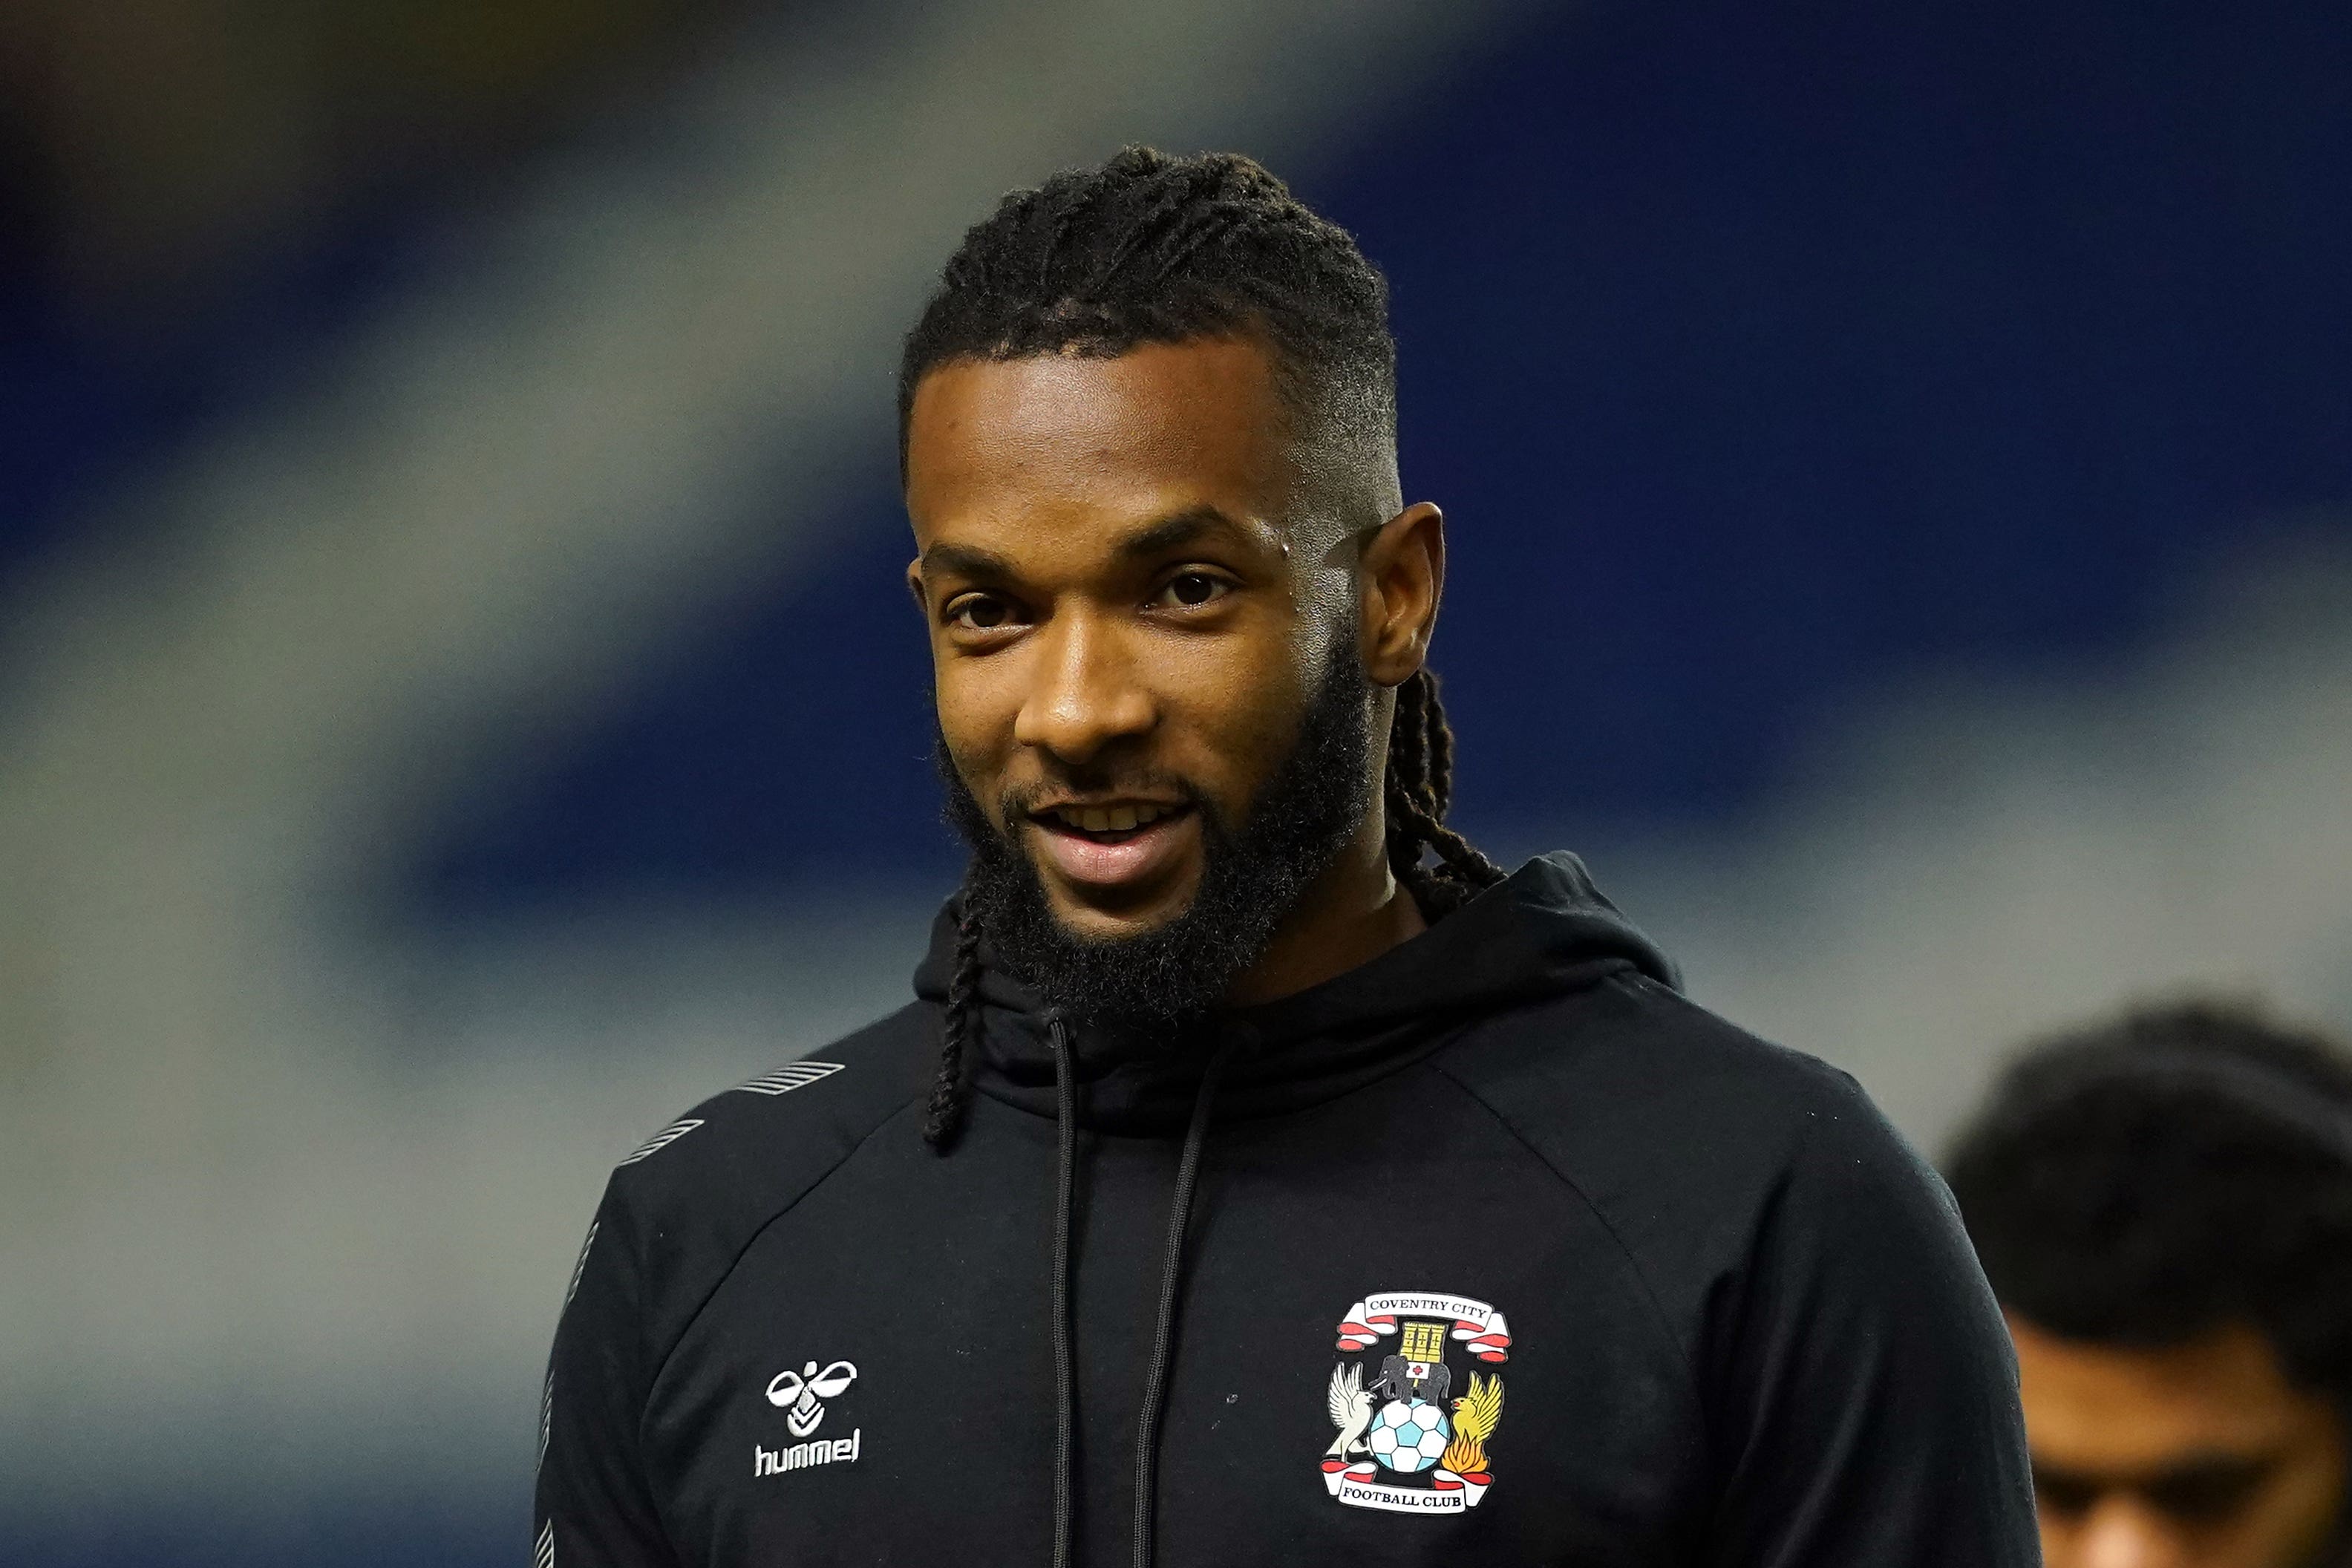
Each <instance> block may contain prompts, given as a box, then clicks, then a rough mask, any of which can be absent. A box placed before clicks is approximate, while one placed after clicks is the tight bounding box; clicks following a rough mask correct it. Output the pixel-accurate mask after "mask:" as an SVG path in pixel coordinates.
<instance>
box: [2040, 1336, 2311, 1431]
mask: <svg viewBox="0 0 2352 1568" xmlns="http://www.w3.org/2000/svg"><path fill="white" fill-rule="evenodd" d="M2010 1328H2011V1337H2012V1339H2013V1340H2014V1341H2015V1342H2016V1345H2017V1363H2018V1374H2019V1384H2020V1389H2019V1392H2020V1393H2021V1394H2022V1396H2023V1401H2024V1405H2025V1422H2026V1430H2027V1436H2028V1437H2029V1438H2030V1439H2031V1440H2032V1447H2033V1449H2034V1452H2035V1453H2036V1454H2037V1455H2040V1456H2041V1457H2042V1458H2044V1459H2046V1460H2052V1461H2056V1462H2061V1463H2071V1464H2079V1465H2081V1466H2082V1467H2083V1468H2090V1469H2104V1468H2127V1469H2130V1468H2141V1467H2143V1466H2147V1467H2154V1466H2158V1465H2161V1464H2162V1463H2163V1462H2165V1460H2166V1459H2167V1458H2170V1457H2172V1456H2175V1455H2179V1454H2181V1453H2186V1452H2189V1451H2191V1450H2221V1451H2230V1450H2236V1449H2242V1450H2248V1451H2252V1450H2256V1449H2260V1448H2263V1447H2267V1446H2269V1445H2270V1444H2272V1443H2273V1442H2275V1441H2277V1440H2278V1439H2279V1438H2280V1437H2281V1436H2283V1435H2284V1433H2285V1432H2286V1431H2287V1430H2288V1429H2289V1428H2290V1427H2291V1426H2293V1425H2294V1420H2295V1417H2296V1415H2297V1412H2298V1409H2299V1406H2300V1403H2301V1402H2300V1401H2299V1400H2298V1399H2297V1397H2296V1394H2295V1392H2294V1389H2293V1388H2292V1387H2291V1386H2290V1385H2289V1384H2288V1383H2287V1381H2286V1377H2285V1374H2284V1371H2283V1370H2282V1369H2281V1367H2280V1366H2279V1363H2278V1358H2277V1357H2276V1356H2275V1355H2274V1354H2273V1352H2272V1351H2271V1348H2270V1345H2269V1344H2268V1342H2265V1341H2264V1340H2263V1338H2262V1336H2261V1335H2260V1334H2258V1333H2256V1332H2255V1331H2253V1330H2252V1329H2251V1328H2244V1327H2231V1328H2225V1329H2221V1330H2217V1331H2214V1332H2212V1333H2210V1334H2208V1335H2206V1336H2205V1337H2203V1338H2201V1339H2197V1340H2192V1341H2189V1342H2187V1343H2184V1344H2179V1345H2168V1346H2163V1347H2158V1348H2145V1349H2144V1348H2139V1347H2135V1346H2124V1345H2105V1344H2092V1343H2086V1342H2082V1341H2079V1340H2068V1339H2061V1338H2059V1337H2058V1336H2056V1335H2054V1334H2051V1333H2048V1332H2046V1331H2043V1330H2042V1329H2039V1328H2037V1327H2035V1326H2034V1325H2033V1324H2032V1323H2029V1322H2026V1321H2023V1320H2022V1319H2020V1318H2017V1317H2015V1316H2014V1315H2012V1316H2011V1319H2010Z"/></svg>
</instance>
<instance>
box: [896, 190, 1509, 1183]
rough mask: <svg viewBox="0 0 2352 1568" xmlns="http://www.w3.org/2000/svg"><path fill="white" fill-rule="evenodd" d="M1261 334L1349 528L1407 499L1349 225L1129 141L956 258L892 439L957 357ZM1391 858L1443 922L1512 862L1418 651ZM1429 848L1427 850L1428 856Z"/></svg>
mask: <svg viewBox="0 0 2352 1568" xmlns="http://www.w3.org/2000/svg"><path fill="white" fill-rule="evenodd" d="M1234 335H1249V336H1255V337H1256V338H1258V339H1260V340H1261V341H1262V342H1265V344H1266V345H1267V346H1268V347H1269V349H1270V350H1271V356H1270V357H1271V358H1272V360H1273V362H1274V368H1275V384H1276V389H1277V391H1278V393H1279V395H1280V396H1281V398H1282V401H1283V405H1284V407H1285V410H1286V414H1287V416H1289V418H1290V420H1291V421H1292V424H1293V426H1294V428H1293V437H1294V439H1295V441H1296V443H1297V445H1298V447H1300V448H1301V449H1302V450H1307V449H1308V448H1312V449H1313V450H1312V452H1311V456H1312V457H1313V458H1316V459H1318V460H1314V461H1309V462H1307V463H1306V464H1305V465H1303V467H1304V469H1305V471H1306V472H1307V475H1308V476H1309V477H1310V479H1312V480H1314V481H1317V482H1318V484H1319V488H1320V489H1323V490H1324V491H1326V492H1327V493H1325V494H1324V495H1322V496H1321V497H1320V498H1319V499H1320V500H1322V501H1323V502H1324V503H1325V504H1326V505H1328V509H1329V510H1330V511H1331V512H1332V514H1333V518H1334V521H1337V522H1338V523H1339V525H1340V526H1341V527H1342V528H1343V529H1345V530H1346V531H1349V532H1351V533H1352V532H1360V531H1364V530H1367V529H1370V528H1375V527H1378V526H1379V525H1380V524H1381V523H1382V522H1384V521H1387V520H1388V519H1389V518H1390V517H1391V516H1393V515H1395V513H1396V512H1397V511H1398V510H1400V509H1401V508H1402V504H1403V501H1402V492H1401V490H1400V489H1399V486H1398V484H1397V479H1396V343H1395V341H1394V340H1393V339H1392V338H1391V336H1390V335H1389V327H1388V285H1387V283H1386V282H1385V280H1383V279H1382V278H1381V274H1380V272H1379V270H1378V269H1377V268H1374V267H1373V266H1372V264H1371V263H1370V261H1368V260H1366V259H1365V258H1364V255H1363V252H1361V251H1360V250H1359V249H1358V248H1357V247H1356V242H1355V241H1354V240H1353V239H1352V238H1350V237H1349V235H1348V233H1347V231H1345V230H1344V229H1341V228H1340V227H1339V226H1337V225H1335V224H1332V223H1330V222H1328V221H1327V220H1325V219H1323V218H1321V217H1318V216H1316V215H1315V214H1314V213H1312V212H1310V211H1309V210H1307V206H1306V205H1304V204H1303V203H1301V202H1300V201H1299V200H1298V199H1297V197H1295V196H1293V195H1291V194H1290V191H1289V188H1288V187H1287V186H1286V185H1285V184H1283V183H1282V182H1281V181H1280V180H1278V179H1276V177H1275V176H1274V175H1273V174H1269V173H1267V172H1266V170H1265V169H1264V168H1262V167H1260V166H1259V165H1258V164H1257V163H1254V162H1252V161H1251V160H1249V159H1247V158H1244V157H1241V156H1239V155H1238V154H1234V153H1203V154H1201V155H1200V156H1197V157H1190V158H1173V157H1170V156H1168V155H1167V154H1165V153H1158V152H1154V151H1152V150H1151V149H1150V148H1148V147H1129V148H1128V149H1126V150H1125V151H1124V152H1121V153H1118V154H1117V155H1116V156H1114V157H1113V158H1111V159H1110V161H1109V162H1108V163H1104V164H1103V165H1102V166H1101V167H1099V168H1097V169H1091V170H1081V171H1073V172H1069V173H1066V174H1056V175H1055V176H1054V177H1053V178H1052V179H1049V180H1047V181H1046V182H1045V184H1042V185H1040V186H1038V187H1037V188H1036V189H1035V190H1028V191H1015V192H1013V194H1011V195H1007V196H1006V197H1005V198H1004V199H1003V201H1002V202H1000V203H999V204H998V205H997V208H996V211H995V212H993V213H992V214H991V215H990V216H988V217H986V218H984V219H982V221H981V222H980V223H977V224H975V225H973V226H972V227H971V229H970V230H968V231H967V232H966V233H965V235H964V237H963V244H962V245H961V247H959V248H958V249H957V251H956V253H955V255H954V256H953V257H952V258H950V259H949V261H948V264H947V266H946V268H944V269H943V270H942V272H941V274H940V287H939V289H938V290H937V291H936V292H935V293H933V295H932V296H931V300H930V302H929V305H927V306H926V307H925V309H924V310H923V314H922V317H921V319H920V320H919V321H917V322H916V324H915V327H914V330H913V331H910V332H908V334H907V342H906V350H905V353H904V355H903V357H902V358H901V360H900V362H899V368H898V457H899V467H900V474H901V477H902V478H903V477H904V473H905V466H906V457H907V430H908V417H909V416H910V415H911V413H912V411H913V408H914V402H915V391H916V388H917V386H918V385H919V384H920V383H921V381H922V379H923V377H924V376H926V375H928V374H930V373H931V372H932V371H934V370H937V369H939V368H940V366H942V365H945V364H948V363H951V362H954V361H957V360H973V359H977V360H1012V359H1025V358H1029V357H1031V356H1034V355H1040V354H1052V353H1063V354H1078V355H1084V356H1087V357H1093V358H1104V359H1108V358H1114V357H1116V356H1118V355H1119V354H1123V353H1128V352H1129V350H1131V349H1134V348H1137V347H1139V346H1140V345H1142V344H1144V343H1176V342H1190V341H1192V340H1194V339H1198V338H1208V337H1220V336H1234ZM1453 795H1454V732H1453V731H1451V730H1450V729H1448V728H1447V726H1446V722H1445V710H1444V707H1443V706H1442V705H1441V704H1440V703H1439V701H1438V698H1437V678H1436V677H1435V676H1434V675H1433V674H1432V673H1430V672H1429V671H1428V670H1426V669H1423V670H1421V671H1419V672H1418V673H1416V674H1415V675H1413V676H1412V679H1409V680H1407V681H1405V682H1404V684H1403V685H1402V686H1400V687H1398V688H1397V689H1396V710H1395V718H1394V721H1393V722H1392V724H1391V727H1390V731H1389V746H1388V759H1387V763H1386V767H1385V769H1384V773H1383V778H1382V781H1381V804H1382V805H1383V807H1384V809H1385V815H1386V819H1387V831H1388V858H1389V865H1390V868H1391V870H1392V871H1393V872H1394V874H1395V876H1396V878H1397V880H1398V881H1399V882H1401V883H1402V885H1403V886H1404V887H1405V889H1406V890H1407V891H1409V892H1410V893H1412V896H1413V899H1414V900H1415V901H1416V902H1418V903H1419V904H1420V906H1421V908H1422V910H1423V914H1424V915H1425V916H1426V917H1427V918H1429V919H1431V920H1441V919H1443V918H1444V917H1445V916H1446V915H1448V914H1450V913H1452V912H1453V911H1454V910H1456V909H1458V908H1459V907H1461V905H1463V904H1464V903H1465V902H1467V901H1468V900H1470V898H1471V897H1472V896H1474V895H1475V894H1476V893H1477V892H1478V891H1479V890H1480V889H1484V888H1487V887H1491V886H1493V885H1494V884H1495V883H1496V882H1499V881H1501V880H1502V879H1503V872H1502V870H1501V868H1499V867H1497V866H1496V864H1495V863H1494V862H1493V861H1491V860H1489V859H1487V858H1486V857H1485V856H1484V855H1482V854H1480V853H1479V852H1478V851H1477V850H1476V849H1475V848H1474V847H1471V845H1470V842H1469V841H1468V840H1467V839H1465V838H1464V837H1462V836H1461V835H1460V834H1458V833H1456V832H1454V830H1453V829H1452V828H1449V827H1447V826H1445V813H1446V808H1447V807H1448V806H1449V805H1451V804H1452V801H1453ZM1432 857H1433V858H1434V861H1435V863H1434V864H1431V865H1424V864H1423V861H1424V860H1426V859H1429V858H1432ZM970 894H971V889H970V885H969V881H967V886H966V888H965V891H964V896H963V897H962V898H961V900H960V902H959V909H960V910H961V914H960V917H959V919H960V923H959V925H958V927H957V931H956V951H955V966H954V973H953V975H952V976H951V978H950V983H949V986H948V997H947V1022H946V1029H945V1037H944V1039H943V1041H942V1042H941V1046H940V1069H939V1075H938V1078H937V1079H936V1081H935V1083H934V1085H933V1089H932V1092H931V1101H930V1107H929V1114H928V1115H927V1116H926V1118H925V1119H924V1124H923V1136H924V1138H925V1139H926V1140H928V1141H929V1142H930V1143H931V1145H932V1146H933V1147H934V1148H938V1149H940V1150H945V1149H946V1148H947V1147H948V1146H949V1145H950V1143H951V1142H953V1141H954V1138H955V1134H956V1132H957V1131H958V1129H959V1127H960V1126H961V1121H962V1118H963V1111H964V1106H965V1102H966V1098H967V1097H966V1093H965V1086H966V1083H967V1081H968V1079H969V1077H970V1074H971V1066H972V1063H973V1061H974V1059H975V1058H977V1057H978V1055H979V1051H980V1005H979V998H980V977H981V968H982V965H981V961H980V945H981V931H980V922H979V920H978V918H977V917H976V916H975V915H974V914H973V912H972V910H973V900H972V899H971V896H970Z"/></svg>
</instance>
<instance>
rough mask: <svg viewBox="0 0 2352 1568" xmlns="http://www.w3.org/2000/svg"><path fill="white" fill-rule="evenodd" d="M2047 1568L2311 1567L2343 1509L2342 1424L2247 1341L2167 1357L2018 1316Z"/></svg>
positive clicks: (2174, 1351)
mask: <svg viewBox="0 0 2352 1568" xmlns="http://www.w3.org/2000/svg"><path fill="white" fill-rule="evenodd" d="M2010 1331H2011V1335H2012V1337H2013V1338H2014V1339H2015V1341H2016V1342H2017V1361H2018V1374H2019V1379H2020V1385H2021V1393H2022V1394H2023V1397H2024V1402H2025V1434H2026V1440H2027V1443H2028V1445H2029V1446H2030V1447H2031V1448H2032V1454H2033V1476H2034V1486H2035V1491H2036V1494H2037V1496H2038V1499H2039V1501H2040V1506H2041V1517H2042V1560H2043V1561H2044V1562H2045V1563H2048V1564H2049V1568H2315V1564H2316V1563H2318V1561H2319V1558H2318V1553H2319V1552H2321V1551H2322V1550H2323V1549H2324V1548H2325V1547H2326V1545H2327V1544H2328V1542H2330V1540H2331V1538H2332V1536H2333V1532H2334V1530H2335V1527H2336V1520H2337V1516H2338V1513H2339V1511H2340V1510H2341V1509H2342V1507H2343V1503H2344V1491H2345V1442H2344V1427H2343V1422H2342V1419H2341V1417H2340V1416H2339V1415H2338V1414H2337V1413H2336V1410H2335V1409H2334V1407H2333V1406H2331V1405H2329V1404H2328V1403H2327V1401H2326V1400H2325V1399H2322V1398H2320V1397H2318V1396H2316V1395H2314V1394H2306V1393H2304V1392H2302V1391H2300V1390H2298V1389H2295V1388H2294V1387H2293V1386H2292V1385H2290V1384H2288V1383H2287V1381H2286V1378H2285V1375H2284V1373H2283V1372H2282V1371H2281V1369H2280V1367H2279V1363H2278V1358H2277V1356H2276V1355H2274V1354H2273V1352H2272V1351H2271V1348H2270V1346H2269V1344H2268V1343H2267V1342H2265V1341H2264V1340H2263V1338H2262V1336H2261V1335H2259V1334H2257V1333H2255V1332H2254V1331H2252V1329H2248V1328H2229V1329H2222V1330H2217V1331H2214V1332H2212V1333H2210V1334H2208V1335H2206V1336H2204V1337H2203V1338H2201V1339H2197V1340H2191V1341H2189V1342H2186V1343H2183V1344H2179V1345H2171V1346H2167V1347H2164V1348H2161V1349H2154V1350H2145V1349H2136V1348H2131V1347H2126V1346H2119V1345H2106V1344H2090V1343H2085V1342H2081V1341H2075V1340H2064V1339H2060V1338H2058V1337H2057V1336H2055V1335H2053V1334H2050V1333H2046V1332H2044V1331H2042V1330H2041V1329H2038V1328H2036V1327H2034V1326H2033V1325H2032V1323H2029V1322H2027V1321H2024V1320H2022V1319H2021V1318H2019V1317H2017V1316H2015V1315H2014V1314H2011V1318H2010Z"/></svg>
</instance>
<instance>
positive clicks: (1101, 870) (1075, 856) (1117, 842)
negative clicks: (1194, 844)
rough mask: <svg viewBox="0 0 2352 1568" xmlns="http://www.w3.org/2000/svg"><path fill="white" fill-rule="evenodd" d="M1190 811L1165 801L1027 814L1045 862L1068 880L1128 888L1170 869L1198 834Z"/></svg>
mask: <svg viewBox="0 0 2352 1568" xmlns="http://www.w3.org/2000/svg"><path fill="white" fill-rule="evenodd" d="M1194 815H1195V814H1194V811H1193V808H1192V806H1191V805H1185V804H1181V803H1171V802H1166V801H1140V800H1114V801H1101V802H1093V801H1087V802H1072V803H1069V804H1066V805H1053V806H1045V807H1043V808H1040V809H1037V810H1034V811H1032V812H1030V813H1029V821H1030V823H1031V825H1032V826H1034V827H1035V828H1036V829H1037V830H1038V834H1037V836H1038V838H1039V840H1040V847H1042V848H1043V849H1044V851H1045V859H1046V860H1047V861H1048V862H1049V863H1050V864H1051V865H1052V866H1053V868H1054V869H1055V870H1057V871H1059V872H1060V873H1061V874H1062V876H1063V877H1064V878H1065V879H1067V880H1068V881H1071V882H1075V883H1077V884H1080V885H1082V886H1085V887H1088V888H1095V889H1106V890H1108V889H1119V888H1131V887H1134V886H1136V885H1138V884H1141V883H1145V882H1148V881H1150V880H1152V879H1156V878H1157V877H1158V876H1159V875H1160V873H1161V872H1163V871H1164V870H1166V869H1167V868H1169V867H1170V866H1171V865H1172V864H1173V863H1174V862H1175V860H1176V859H1177V858H1179V856H1180V855H1181V853H1182V851H1183V849H1184V847H1185V845H1186V844H1187V843H1188V842H1189V841H1190V839H1191V838H1192V836H1193V835H1194V834H1195V832H1196V831H1197V827H1196V826H1195V824H1194V822H1193V817H1194Z"/></svg>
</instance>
